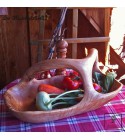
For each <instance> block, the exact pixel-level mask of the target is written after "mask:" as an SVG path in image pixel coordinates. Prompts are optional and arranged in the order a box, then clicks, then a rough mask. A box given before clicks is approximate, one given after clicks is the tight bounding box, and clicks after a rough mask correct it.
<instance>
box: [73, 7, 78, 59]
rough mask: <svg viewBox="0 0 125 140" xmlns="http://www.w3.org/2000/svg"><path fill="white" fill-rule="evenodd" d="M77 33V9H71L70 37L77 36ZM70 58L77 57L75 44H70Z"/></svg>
mask: <svg viewBox="0 0 125 140" xmlns="http://www.w3.org/2000/svg"><path fill="white" fill-rule="evenodd" d="M77 33H78V9H73V27H72V37H73V38H77ZM72 58H74V59H75V58H77V44H76V43H74V44H72Z"/></svg>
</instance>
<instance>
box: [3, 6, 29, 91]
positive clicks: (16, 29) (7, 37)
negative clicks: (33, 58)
mask: <svg viewBox="0 0 125 140" xmlns="http://www.w3.org/2000/svg"><path fill="white" fill-rule="evenodd" d="M21 18H24V20H22V19H21ZM29 51H30V49H29V45H28V33H27V20H26V8H8V15H7V16H0V88H2V87H4V86H5V85H6V84H8V83H9V82H11V81H13V80H15V79H16V78H20V77H21V76H22V74H23V73H24V72H25V71H26V69H27V68H28V67H29V66H30V57H29Z"/></svg>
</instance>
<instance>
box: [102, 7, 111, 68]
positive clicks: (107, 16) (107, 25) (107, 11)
mask: <svg viewBox="0 0 125 140" xmlns="http://www.w3.org/2000/svg"><path fill="white" fill-rule="evenodd" d="M110 14H111V8H105V18H104V20H105V21H104V23H105V24H104V35H105V36H109V31H110ZM109 64H110V45H109V42H106V43H105V65H106V66H108V65H109Z"/></svg>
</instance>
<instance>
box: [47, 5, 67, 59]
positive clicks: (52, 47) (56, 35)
mask: <svg viewBox="0 0 125 140" xmlns="http://www.w3.org/2000/svg"><path fill="white" fill-rule="evenodd" d="M66 11H67V7H64V8H62V9H61V16H60V19H59V22H58V24H57V26H56V28H55V30H54V32H53V35H52V39H51V41H50V43H49V45H48V47H49V55H48V59H52V57H53V53H54V50H55V46H56V43H57V41H58V40H59V39H60V37H61V30H62V25H63V22H64V19H65V15H66Z"/></svg>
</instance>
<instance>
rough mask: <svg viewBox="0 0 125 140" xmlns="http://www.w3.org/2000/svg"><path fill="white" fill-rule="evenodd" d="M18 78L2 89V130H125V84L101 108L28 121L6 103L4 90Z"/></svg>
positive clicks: (0, 123) (0, 105)
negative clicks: (39, 121) (78, 113)
mask: <svg viewBox="0 0 125 140" xmlns="http://www.w3.org/2000/svg"><path fill="white" fill-rule="evenodd" d="M19 80H20V79H17V80H15V81H13V82H11V83H10V84H8V85H7V86H6V87H5V88H3V89H2V90H0V131H1V132H8V131H9V132H15V131H16V132H17V131H18V132H123V131H125V86H123V88H122V90H121V91H120V92H119V94H118V95H117V96H116V97H115V98H114V99H112V100H111V101H110V102H108V103H107V104H105V105H104V106H102V107H101V108H99V109H96V110H94V111H89V112H87V113H83V114H80V115H76V116H72V117H68V118H65V119H61V120H57V121H51V122H46V123H38V124H33V123H26V122H23V121H20V120H19V119H17V118H15V117H14V116H12V114H11V113H10V112H9V111H8V108H7V107H6V105H5V102H4V98H3V94H4V92H5V91H6V90H7V89H8V88H10V87H12V86H14V85H15V84H17V83H18V82H19Z"/></svg>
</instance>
